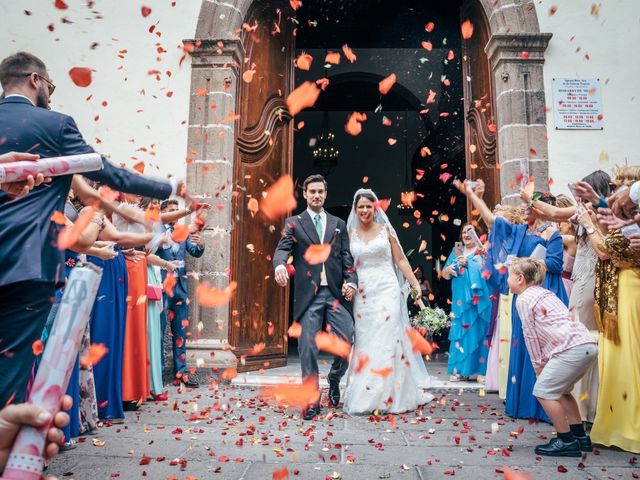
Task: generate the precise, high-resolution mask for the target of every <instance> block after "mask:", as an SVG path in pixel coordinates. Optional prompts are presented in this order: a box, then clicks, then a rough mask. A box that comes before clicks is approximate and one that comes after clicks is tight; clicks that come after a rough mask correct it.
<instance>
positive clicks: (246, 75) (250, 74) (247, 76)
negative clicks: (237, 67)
mask: <svg viewBox="0 0 640 480" xmlns="http://www.w3.org/2000/svg"><path fill="white" fill-rule="evenodd" d="M255 74H256V71H255V70H247V71H246V72H244V73H243V74H242V80H244V81H245V82H246V83H251V80H253V76H254V75H255Z"/></svg>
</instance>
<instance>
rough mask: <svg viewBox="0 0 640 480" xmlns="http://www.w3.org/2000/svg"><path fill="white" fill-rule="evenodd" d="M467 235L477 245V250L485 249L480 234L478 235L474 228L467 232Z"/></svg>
mask: <svg viewBox="0 0 640 480" xmlns="http://www.w3.org/2000/svg"><path fill="white" fill-rule="evenodd" d="M467 233H468V234H469V236H470V237H471V240H473V243H475V244H476V247H477V248H479V249H482V248H484V245H482V242H481V241H480V238H479V237H478V234H477V233H476V231H475V230H474V229H473V228H470V229H469V230H467Z"/></svg>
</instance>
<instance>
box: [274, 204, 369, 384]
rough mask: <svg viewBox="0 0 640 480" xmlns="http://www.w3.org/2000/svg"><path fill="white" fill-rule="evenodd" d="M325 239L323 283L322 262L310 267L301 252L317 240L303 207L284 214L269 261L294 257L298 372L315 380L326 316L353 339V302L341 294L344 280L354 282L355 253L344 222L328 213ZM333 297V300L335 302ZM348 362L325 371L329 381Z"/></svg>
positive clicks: (283, 262) (337, 360) (282, 262)
mask: <svg viewBox="0 0 640 480" xmlns="http://www.w3.org/2000/svg"><path fill="white" fill-rule="evenodd" d="M326 215H327V219H326V223H327V224H326V227H325V232H324V239H323V240H324V241H323V243H330V244H331V253H330V255H329V258H328V259H327V261H326V262H325V263H324V268H325V274H326V278H327V286H321V285H320V283H321V282H320V280H321V279H320V276H321V272H322V264H319V265H309V264H308V263H307V261H306V260H305V259H304V254H305V252H306V251H307V249H308V248H309V246H311V245H313V244H319V243H320V238H319V236H318V232H317V231H316V228H315V225H314V223H313V221H312V220H311V217H310V216H309V213H308V211H307V210H305V211H304V212H302V213H301V214H300V215H296V216H293V217H289V218H287V220H286V221H285V227H284V231H283V236H282V238H281V239H280V241H279V242H278V246H277V248H276V251H275V253H274V255H273V265H274V267H278V266H279V265H286V263H287V258H288V257H289V255H293V266H294V267H295V270H296V274H295V275H294V277H293V278H294V297H293V318H294V320H295V321H298V322H300V324H301V326H302V334H301V335H300V338H299V339H298V351H299V353H300V363H301V368H302V376H303V377H304V378H307V377H312V378H315V380H316V381H317V379H318V359H317V357H318V348H317V346H316V342H315V336H316V334H317V333H318V331H319V330H320V328H321V327H322V323H323V321H324V320H326V321H327V323H328V324H329V325H330V326H331V332H332V333H334V334H336V335H338V336H339V337H341V338H343V339H344V340H346V341H348V342H350V343H353V315H352V308H353V307H352V305H351V302H348V301H346V300H345V298H344V296H343V295H342V285H343V283H345V282H346V283H352V284H354V285H357V284H358V277H357V276H356V273H355V270H354V267H353V257H352V256H351V251H350V250H349V236H348V234H347V226H346V224H345V223H344V221H343V220H342V219H340V218H338V217H334V216H333V215H330V214H329V213H327V214H326ZM336 300H337V302H336ZM347 366H348V362H347V360H345V359H342V358H339V357H336V358H335V360H334V362H333V364H332V366H331V371H330V373H329V379H330V380H331V379H334V380H339V379H340V377H342V375H344V373H345V372H346V369H347Z"/></svg>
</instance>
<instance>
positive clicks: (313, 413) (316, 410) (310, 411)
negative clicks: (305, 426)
mask: <svg viewBox="0 0 640 480" xmlns="http://www.w3.org/2000/svg"><path fill="white" fill-rule="evenodd" d="M318 415H320V405H311V406H310V407H309V408H307V411H306V412H304V416H303V417H302V418H303V419H304V420H313V419H314V418H315V417H317V416H318Z"/></svg>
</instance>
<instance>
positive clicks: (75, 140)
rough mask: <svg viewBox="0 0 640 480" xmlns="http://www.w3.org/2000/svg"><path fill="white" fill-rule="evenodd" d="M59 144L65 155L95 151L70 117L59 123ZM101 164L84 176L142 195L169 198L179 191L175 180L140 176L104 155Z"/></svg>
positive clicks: (120, 189) (123, 190)
mask: <svg viewBox="0 0 640 480" xmlns="http://www.w3.org/2000/svg"><path fill="white" fill-rule="evenodd" d="M60 144H61V145H62V146H63V148H64V152H62V153H64V154H65V155H74V154H80V153H94V152H95V150H94V149H93V148H92V147H91V146H90V145H88V144H87V143H86V142H85V141H84V138H82V134H81V133H80V130H78V126H77V125H76V122H75V121H74V120H73V118H71V117H65V120H64V122H63V124H62V125H61V129H60ZM102 165H103V168H102V170H98V171H95V172H87V173H85V174H84V176H85V177H87V178H90V179H91V180H97V181H99V182H101V183H105V184H107V185H109V186H110V187H113V188H115V189H116V190H119V191H121V192H126V193H135V194H138V195H142V196H144V197H153V198H160V199H165V198H169V196H171V194H172V193H180V192H178V191H177V190H178V189H179V186H178V185H177V183H176V182H175V181H174V183H173V184H171V183H170V182H163V181H157V180H151V179H148V178H144V177H141V176H139V175H136V174H134V173H132V172H130V171H128V170H126V169H124V168H118V167H116V166H114V165H113V164H112V163H110V162H109V161H108V160H107V159H106V158H105V157H102Z"/></svg>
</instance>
